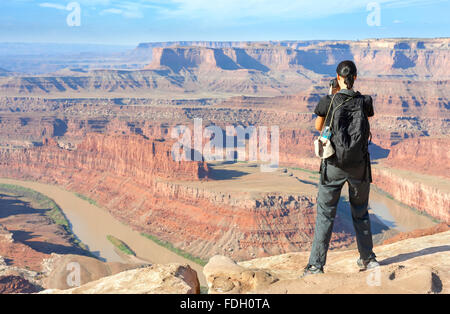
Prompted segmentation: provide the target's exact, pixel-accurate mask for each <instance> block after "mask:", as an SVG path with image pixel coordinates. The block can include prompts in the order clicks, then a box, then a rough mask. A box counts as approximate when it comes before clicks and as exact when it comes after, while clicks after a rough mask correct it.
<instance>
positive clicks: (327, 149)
mask: <svg viewBox="0 0 450 314" xmlns="http://www.w3.org/2000/svg"><path fill="white" fill-rule="evenodd" d="M314 151H315V153H316V156H317V157H319V158H321V159H327V158H329V157H331V156H333V155H334V153H335V151H334V148H333V146H332V145H331V141H330V140H329V139H326V138H323V137H322V136H319V137H318V138H317V139H316V140H315V141H314Z"/></svg>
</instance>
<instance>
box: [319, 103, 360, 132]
mask: <svg viewBox="0 0 450 314" xmlns="http://www.w3.org/2000/svg"><path fill="white" fill-rule="evenodd" d="M352 99H353V96H350V97H348V98H347V99H346V100H344V101H343V102H342V104H340V105H339V106H337V107H336V108H335V109H334V110H333V114H332V115H331V119H330V125H329V127H330V130H331V129H332V126H333V118H334V114H335V113H336V110H338V109H339V108H340V107H341V106H342V105H344V104H345V103H346V102H348V101H350V100H352ZM325 121H326V120H325Z"/></svg>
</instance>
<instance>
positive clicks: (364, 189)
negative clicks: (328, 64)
mask: <svg viewBox="0 0 450 314" xmlns="http://www.w3.org/2000/svg"><path fill="white" fill-rule="evenodd" d="M336 72H337V78H336V79H337V83H338V84H336V86H335V87H334V88H333V92H332V93H331V95H327V96H324V97H322V98H321V99H320V101H319V103H318V105H317V107H316V108H315V110H314V113H315V114H316V115H317V116H318V117H317V119H316V123H315V127H316V129H317V130H318V131H322V129H324V126H325V129H324V133H322V136H324V134H325V133H327V134H326V136H328V137H327V138H328V139H329V140H330V141H331V144H332V146H333V148H334V150H335V153H334V154H333V155H332V156H331V157H328V158H327V159H322V163H321V166H320V174H321V175H320V183H319V191H318V195H317V217H316V227H315V231H314V240H313V244H312V248H311V254H310V258H309V262H308V265H307V266H306V268H305V270H304V274H303V276H306V275H309V274H318V273H323V267H324V266H325V263H326V257H327V251H328V247H329V244H330V239H331V234H332V230H333V223H334V218H335V216H336V210H337V205H338V202H339V198H340V195H341V190H342V187H343V185H344V184H345V182H347V183H348V194H349V199H350V207H351V212H352V219H353V226H354V228H355V232H356V241H357V245H358V251H359V254H360V258H359V259H358V260H357V265H358V266H359V268H360V270H366V269H370V268H374V267H376V266H379V264H378V262H377V260H376V256H375V253H374V252H373V242H372V232H371V228H370V220H369V213H368V205H369V191H370V183H371V182H372V174H371V168H370V155H369V151H368V145H369V137H370V136H371V135H370V125H369V120H368V118H369V117H371V116H373V115H374V112H373V105H372V98H371V97H370V96H365V95H361V94H360V93H359V92H355V91H354V90H353V84H354V82H355V80H356V77H357V69H356V65H355V64H354V63H353V62H352V61H343V62H341V63H340V64H339V65H338V67H337V69H336ZM337 85H338V86H337Z"/></svg>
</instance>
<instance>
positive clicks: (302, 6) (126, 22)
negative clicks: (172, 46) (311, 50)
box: [0, 0, 450, 45]
mask: <svg viewBox="0 0 450 314" xmlns="http://www.w3.org/2000/svg"><path fill="white" fill-rule="evenodd" d="M70 2H76V4H75V5H79V7H80V26H73V27H70V26H68V24H67V21H66V20H67V16H68V15H69V14H71V13H73V12H72V11H73V6H72V9H70V10H68V9H67V6H68V4H69V3H70ZM371 2H372V3H373V2H375V3H376V5H375V7H377V6H378V7H379V8H380V25H369V24H368V22H367V17H368V15H369V14H372V17H373V14H374V12H375V11H374V9H373V8H374V6H373V5H369V9H370V8H372V9H370V10H368V4H369V3H371ZM449 12H450V0H411V1H405V0H379V1H371V0H368V1H366V0H341V1H336V0H324V1H320V0H316V1H314V0H313V1H311V0H137V1H123V0H78V1H71V0H68V1H61V0H43V1H39V0H8V1H6V0H2V1H0V42H51V43H97V44H123V45H136V44H138V43H140V42H151V41H175V40H214V41H228V40H235V41H241V40H251V41H257V40H310V39H364V38H385V37H450V22H449V21H450V19H449V18H448V14H449ZM372 21H373V20H372ZM372 24H373V23H372Z"/></svg>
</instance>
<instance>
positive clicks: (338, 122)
mask: <svg viewBox="0 0 450 314" xmlns="http://www.w3.org/2000/svg"><path fill="white" fill-rule="evenodd" d="M340 95H342V97H344V99H343V100H341V101H340V102H338V103H340V104H339V105H336V106H335V107H334V109H333V114H332V116H331V119H330V128H331V139H330V140H331V144H332V145H333V148H334V150H335V151H336V153H335V155H333V156H332V157H330V159H331V160H330V161H332V163H333V164H335V165H337V166H339V167H341V168H348V167H356V166H359V165H360V164H362V163H363V162H367V158H368V154H369V152H368V145H369V141H370V140H369V138H370V139H371V137H372V135H371V133H370V124H369V119H368V118H367V115H366V113H365V111H364V96H362V95H361V94H360V93H359V92H357V93H356V94H355V95H353V96H347V95H344V94H340ZM339 98H341V97H339ZM330 106H333V101H332V103H331V104H330Z"/></svg>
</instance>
